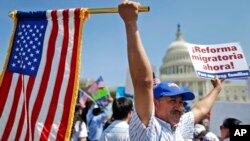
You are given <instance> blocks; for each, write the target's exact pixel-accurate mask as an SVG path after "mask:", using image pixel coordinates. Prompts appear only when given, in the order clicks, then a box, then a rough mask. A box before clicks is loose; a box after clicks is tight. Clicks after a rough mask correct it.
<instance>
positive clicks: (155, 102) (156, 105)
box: [154, 99, 160, 109]
mask: <svg viewBox="0 0 250 141" xmlns="http://www.w3.org/2000/svg"><path fill="white" fill-rule="evenodd" d="M154 105H155V109H157V108H158V107H159V106H160V100H158V99H154Z"/></svg>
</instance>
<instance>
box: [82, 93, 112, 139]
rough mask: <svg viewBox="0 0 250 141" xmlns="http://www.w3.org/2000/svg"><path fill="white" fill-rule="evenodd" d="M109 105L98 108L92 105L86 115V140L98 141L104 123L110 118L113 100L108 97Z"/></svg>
mask: <svg viewBox="0 0 250 141" xmlns="http://www.w3.org/2000/svg"><path fill="white" fill-rule="evenodd" d="M108 101H109V105H108V106H106V107H104V108H100V107H98V106H97V105H94V106H93V107H92V108H90V110H89V111H88V113H87V127H88V140H89V141H98V140H99V139H100V137H101V134H102V132H103V126H104V123H105V122H106V121H107V120H108V119H109V118H110V115H111V113H112V112H111V107H112V102H113V98H112V97H111V96H110V97H109V99H108Z"/></svg>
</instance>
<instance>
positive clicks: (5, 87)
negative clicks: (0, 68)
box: [0, 71, 13, 117]
mask: <svg viewBox="0 0 250 141" xmlns="http://www.w3.org/2000/svg"><path fill="white" fill-rule="evenodd" d="M12 77H13V75H12V73H9V72H8V71H6V72H5V75H4V78H3V82H4V83H2V86H1V88H0V89H1V91H2V92H3V93H2V94H0V117H2V113H3V110H4V105H5V103H6V101H7V100H6V99H7V97H8V93H9V90H10V86H11V81H12Z"/></svg>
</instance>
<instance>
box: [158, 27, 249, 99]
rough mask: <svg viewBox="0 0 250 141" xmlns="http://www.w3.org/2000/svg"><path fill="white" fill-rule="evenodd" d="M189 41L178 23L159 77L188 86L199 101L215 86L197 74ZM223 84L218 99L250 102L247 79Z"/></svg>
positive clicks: (228, 81) (162, 79)
mask: <svg viewBox="0 0 250 141" xmlns="http://www.w3.org/2000/svg"><path fill="white" fill-rule="evenodd" d="M187 43H188V42H187V41H185V40H184V38H183V35H182V33H181V31H180V25H178V30H177V33H176V40H175V41H173V42H172V43H171V44H170V45H169V47H168V49H167V51H166V54H165V56H164V57H163V64H162V65H161V66H160V77H159V78H160V80H161V81H172V82H175V83H177V84H178V85H181V86H187V87H188V88H189V89H190V90H191V91H193V92H194V93H195V96H196V98H195V101H197V100H199V99H201V98H202V97H204V96H206V95H207V94H208V93H209V91H210V90H211V89H212V88H213V86H212V85H211V82H210V80H206V79H202V78H198V77H197V76H196V73H195V70H194V67H193V64H192V61H191V59H190V56H189V52H188V48H187ZM222 86H223V88H222V91H221V93H220V95H219V96H218V99H217V100H219V101H229V102H240V103H250V96H249V95H248V87H247V81H245V80H241V81H235V80H234V81H230V80H225V81H224V83H223V85H222Z"/></svg>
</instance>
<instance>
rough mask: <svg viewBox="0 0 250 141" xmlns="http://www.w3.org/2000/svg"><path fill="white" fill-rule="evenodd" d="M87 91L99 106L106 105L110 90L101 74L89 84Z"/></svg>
mask: <svg viewBox="0 0 250 141" xmlns="http://www.w3.org/2000/svg"><path fill="white" fill-rule="evenodd" d="M87 92H89V93H90V95H91V97H92V98H93V100H94V101H95V102H96V104H97V105H98V106H99V107H105V106H107V105H108V98H109V95H110V92H109V90H108V88H106V84H105V83H104V81H103V79H102V76H100V77H99V78H98V79H97V80H96V81H95V82H94V83H93V84H91V85H90V86H89V88H88V90H87Z"/></svg>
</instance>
